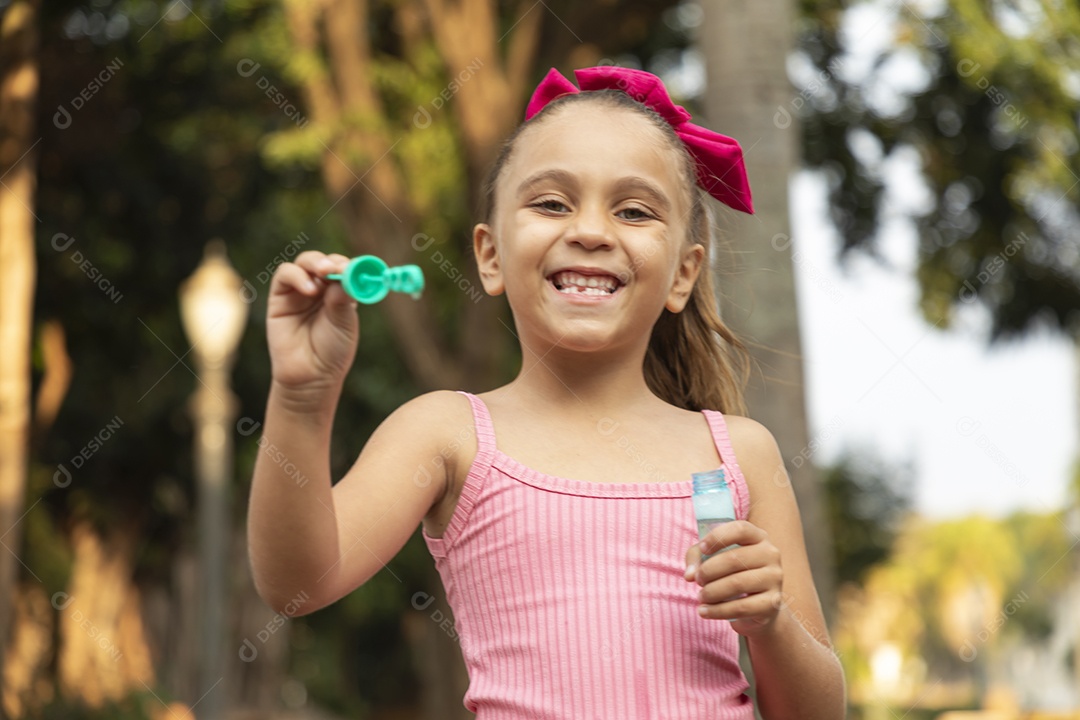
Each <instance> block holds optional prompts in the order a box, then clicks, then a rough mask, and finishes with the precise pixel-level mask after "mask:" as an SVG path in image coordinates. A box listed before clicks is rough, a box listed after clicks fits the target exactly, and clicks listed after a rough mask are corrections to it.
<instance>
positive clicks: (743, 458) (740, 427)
mask: <svg viewBox="0 0 1080 720" xmlns="http://www.w3.org/2000/svg"><path fill="white" fill-rule="evenodd" d="M724 420H725V422H726V423H727V429H728V436H729V437H730V438H731V447H732V449H733V450H734V451H735V458H736V460H738V462H739V467H740V468H741V469H742V471H743V475H744V476H745V477H746V482H747V483H749V484H751V485H753V484H755V482H760V481H772V480H773V479H774V476H775V475H776V474H777V472H778V471H779V472H784V461H783V458H782V457H781V455H780V447H779V446H778V445H777V444H776V438H775V437H773V434H772V433H771V432H770V431H769V429H768V428H767V427H765V426H764V425H762V424H761V423H759V422H758V421H757V420H753V419H751V418H748V417H743V416H742V415H724Z"/></svg>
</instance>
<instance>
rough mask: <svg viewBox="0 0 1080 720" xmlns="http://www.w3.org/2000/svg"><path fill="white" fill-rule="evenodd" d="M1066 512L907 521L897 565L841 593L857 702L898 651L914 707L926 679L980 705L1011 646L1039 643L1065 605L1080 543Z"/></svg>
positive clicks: (841, 635)
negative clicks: (963, 692)
mask: <svg viewBox="0 0 1080 720" xmlns="http://www.w3.org/2000/svg"><path fill="white" fill-rule="evenodd" d="M1062 519H1063V518H1062V513H1060V512H1056V513H1046V514H1033V513H1017V514H1015V515H1013V516H1011V517H1009V518H1006V519H1003V520H994V519H989V518H985V517H979V516H973V517H967V518H960V519H956V520H946V521H941V522H932V521H929V520H926V519H925V518H919V517H917V516H909V517H908V518H907V520H906V522H905V523H904V524H903V528H902V530H901V532H900V534H899V536H898V537H897V540H896V542H895V543H894V545H893V549H892V552H891V554H890V556H889V558H888V559H887V560H886V561H885V562H882V563H879V564H876V565H874V566H873V567H871V568H870V569H869V570H868V571H867V572H866V574H865V581H864V583H863V585H862V586H861V587H860V586H856V585H854V584H849V585H847V586H846V587H845V588H844V590H843V592H842V593H841V595H842V599H841V603H840V607H841V611H840V616H841V617H840V623H839V627H838V630H837V635H836V637H837V649H838V650H839V652H840V656H841V659H842V660H843V662H844V666H845V670H846V672H847V677H848V682H849V687H850V688H851V696H852V699H853V700H854V701H859V702H864V701H874V700H875V698H874V694H873V693H874V690H873V687H872V682H871V677H870V667H869V663H870V658H871V657H872V656H873V654H874V652H875V651H876V650H877V649H878V648H880V647H882V646H884V645H893V646H895V647H896V648H898V649H899V650H900V651H901V654H902V656H903V658H904V663H903V666H904V670H903V675H904V676H905V677H907V678H908V680H909V682H906V684H905V685H904V692H905V693H908V695H909V697H908V698H907V700H906V701H905V702H909V703H910V702H913V701H914V700H915V699H916V698H917V697H918V696H919V695H920V694H922V693H923V692H924V690H925V685H923V681H924V680H928V679H929V678H934V679H935V681H940V682H957V683H964V682H967V683H968V684H969V686H970V689H971V693H972V697H971V698H969V699H968V700H969V701H975V700H978V699H979V696H980V695H981V693H982V691H983V690H985V681H986V678H987V677H988V676H989V675H991V674H992V673H993V672H994V671H996V670H997V668H996V666H995V663H996V662H997V661H998V660H999V659H1000V658H1001V657H1002V653H1003V651H1007V650H1008V649H1009V647H1010V645H1009V643H1010V642H1011V641H1013V640H1015V639H1017V638H1020V637H1023V638H1025V640H1026V642H1028V643H1038V642H1039V641H1040V640H1042V639H1045V638H1046V637H1047V635H1048V630H1049V628H1050V622H1051V618H1052V613H1053V611H1054V609H1055V607H1056V606H1057V605H1059V604H1060V603H1061V601H1062V598H1063V594H1064V591H1065V588H1066V587H1067V584H1068V580H1069V576H1070V572H1071V568H1069V567H1068V563H1065V562H1062V561H1058V562H1055V559H1064V558H1065V557H1067V555H1068V552H1069V549H1070V547H1071V545H1072V543H1073V538H1072V537H1071V536H1070V534H1069V533H1068V531H1067V529H1066V528H1065V526H1064V524H1063V522H1062Z"/></svg>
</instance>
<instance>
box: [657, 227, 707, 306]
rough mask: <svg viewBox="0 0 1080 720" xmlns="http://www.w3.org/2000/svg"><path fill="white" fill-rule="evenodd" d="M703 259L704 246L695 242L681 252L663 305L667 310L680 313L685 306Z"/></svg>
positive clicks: (692, 290)
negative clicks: (680, 257)
mask: <svg viewBox="0 0 1080 720" xmlns="http://www.w3.org/2000/svg"><path fill="white" fill-rule="evenodd" d="M704 259H705V248H704V247H703V246H701V245H699V244H696V243H695V244H694V245H692V246H690V247H689V248H687V250H686V252H685V253H683V256H682V260H681V261H680V262H679V267H678V268H677V269H676V271H675V282H674V283H673V284H672V286H671V292H670V293H668V299H667V302H666V303H664V307H665V308H667V309H668V311H669V312H673V313H680V312H682V311H683V308H685V307H686V303H687V302H688V301H689V300H690V294H691V293H692V292H694V283H695V282H696V281H697V277H698V273H699V272H701V263H702V261H703V260H704Z"/></svg>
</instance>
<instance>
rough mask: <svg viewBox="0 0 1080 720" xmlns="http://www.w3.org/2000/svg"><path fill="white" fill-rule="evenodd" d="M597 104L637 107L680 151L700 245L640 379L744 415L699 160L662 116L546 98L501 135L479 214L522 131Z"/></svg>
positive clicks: (594, 97) (671, 394)
mask: <svg viewBox="0 0 1080 720" xmlns="http://www.w3.org/2000/svg"><path fill="white" fill-rule="evenodd" d="M579 102H601V103H603V104H605V105H610V106H612V107H621V108H627V109H630V110H634V111H636V112H638V113H640V114H642V115H643V116H645V117H647V118H648V119H649V120H650V121H651V122H652V124H653V125H655V126H656V127H657V129H659V130H660V132H661V133H662V134H663V135H664V137H665V138H666V139H667V142H668V144H669V145H670V146H671V148H672V149H673V150H675V152H677V153H679V155H680V163H681V165H682V170H683V173H682V174H683V178H684V180H685V186H686V189H687V192H688V194H689V196H690V219H689V222H688V223H687V226H688V228H689V231H688V233H687V241H688V242H689V243H690V244H694V243H697V244H700V245H701V246H702V247H704V248H705V257H704V260H703V262H702V268H701V273H700V274H699V275H698V278H697V282H696V283H694V289H693V291H692V292H691V294H690V298H689V300H688V301H687V303H686V307H685V308H683V311H682V312H680V313H673V312H670V311H669V310H667V309H666V308H665V309H664V310H663V312H662V313H661V315H660V318H659V319H658V320H657V321H656V324H655V325H654V326H653V330H652V337H650V339H649V347H648V350H647V351H646V353H645V366H644V371H645V382H646V383H647V384H648V386H649V389H650V390H652V391H653V392H654V393H656V395H657V396H659V397H660V398H662V399H663V400H665V401H667V402H669V403H671V404H672V405H676V406H678V407H681V408H683V409H686V410H694V411H697V410H703V409H711V410H719V411H721V412H725V413H734V414H740V415H741V414H745V413H746V403H745V401H744V398H743V387H744V386H745V385H746V380H747V378H748V377H749V365H748V362H747V359H748V355H747V352H746V348H745V347H744V346H743V344H742V342H741V341H740V340H739V339H738V338H737V337H736V336H735V334H734V333H733V332H732V331H731V330H730V329H729V328H728V327H727V326H726V325H725V324H724V322H723V320H721V319H720V312H719V309H718V301H717V297H716V291H715V288H714V285H713V268H712V263H711V262H710V256H711V250H712V219H711V217H710V212H709V207H708V204H707V200H706V195H705V193H704V191H702V190H701V189H700V188H698V187H697V174H696V168H697V166H696V163H695V161H694V158H693V157H692V156H691V155H690V153H689V152H688V151H687V150H686V147H685V146H684V145H683V144H682V141H681V140H679V137H678V135H676V134H675V131H674V130H673V129H672V128H671V125H669V124H668V122H667V121H666V120H664V118H662V117H661V116H660V115H659V114H657V113H656V112H655V111H653V110H652V109H651V108H649V107H647V106H645V105H642V104H641V103H639V102H637V101H636V100H634V99H633V98H632V97H630V96H629V95H627V94H626V93H624V92H622V91H620V90H599V91H594V92H584V93H574V94H569V95H563V96H562V97H560V98H557V99H555V100H553V101H552V102H550V103H548V104H547V106H545V107H544V109H543V110H541V111H540V112H539V113H537V114H536V115H535V116H534V117H533V118H532V119H530V120H529V121H528V122H527V123H522V124H521V125H519V126H518V128H517V129H516V130H515V131H514V132H513V133H512V134H511V135H510V137H508V138H507V139H506V141H505V142H504V143H503V146H502V149H501V150H500V151H499V155H498V157H497V158H496V159H495V163H494V165H492V167H491V170H490V171H489V172H488V176H487V179H486V181H485V182H484V187H483V193H482V198H481V200H482V206H481V218H483V221H484V222H487V223H490V222H491V219H492V215H493V214H494V212H495V200H496V189H497V185H498V182H499V178H500V176H501V175H502V171H503V168H504V167H505V166H506V164H507V162H509V160H510V156H511V154H512V153H513V149H514V146H515V145H516V144H517V140H518V138H520V137H521V134H522V132H523V131H524V130H525V129H526V128H529V127H533V126H535V125H537V124H538V123H539V122H542V121H543V120H544V118H546V117H549V116H550V115H551V114H552V113H553V111H556V110H558V109H559V108H561V107H564V106H566V105H569V104H571V103H579Z"/></svg>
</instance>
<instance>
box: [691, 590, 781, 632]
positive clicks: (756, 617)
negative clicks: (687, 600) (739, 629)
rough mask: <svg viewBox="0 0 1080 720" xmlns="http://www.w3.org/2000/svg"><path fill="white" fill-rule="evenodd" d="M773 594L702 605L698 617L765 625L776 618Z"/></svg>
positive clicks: (760, 594) (761, 594)
mask: <svg viewBox="0 0 1080 720" xmlns="http://www.w3.org/2000/svg"><path fill="white" fill-rule="evenodd" d="M778 612H779V611H778V610H777V609H776V603H775V602H774V594H773V593H758V594H757V595H747V596H746V597H742V598H738V599H734V600H729V601H728V602H723V603H716V604H712V605H700V606H699V607H698V615H700V616H701V617H703V618H707V619H709V620H732V621H743V622H750V621H753V622H757V623H758V624H764V623H768V622H771V621H772V620H773V619H775V618H776V615H777V613H778Z"/></svg>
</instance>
